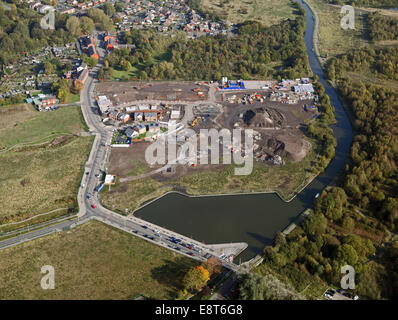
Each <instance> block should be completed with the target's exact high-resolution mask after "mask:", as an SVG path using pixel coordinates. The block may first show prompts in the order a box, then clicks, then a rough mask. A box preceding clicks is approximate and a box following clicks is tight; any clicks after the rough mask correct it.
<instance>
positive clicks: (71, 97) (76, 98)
mask: <svg viewBox="0 0 398 320" xmlns="http://www.w3.org/2000/svg"><path fill="white" fill-rule="evenodd" d="M79 101H80V94H79V93H71V94H70V95H69V99H68V102H67V103H75V102H79Z"/></svg>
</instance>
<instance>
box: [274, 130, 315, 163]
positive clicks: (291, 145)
mask: <svg viewBox="0 0 398 320" xmlns="http://www.w3.org/2000/svg"><path fill="white" fill-rule="evenodd" d="M276 138H277V140H279V141H281V146H280V148H279V150H277V152H276V154H279V155H280V156H284V157H286V158H287V159H290V160H292V161H301V160H302V159H304V158H305V156H306V155H307V154H308V152H309V151H310V150H311V147H312V145H311V143H310V142H309V141H307V140H305V139H304V138H302V137H298V136H297V135H294V134H292V133H285V134H282V135H278V136H277V137H276Z"/></svg>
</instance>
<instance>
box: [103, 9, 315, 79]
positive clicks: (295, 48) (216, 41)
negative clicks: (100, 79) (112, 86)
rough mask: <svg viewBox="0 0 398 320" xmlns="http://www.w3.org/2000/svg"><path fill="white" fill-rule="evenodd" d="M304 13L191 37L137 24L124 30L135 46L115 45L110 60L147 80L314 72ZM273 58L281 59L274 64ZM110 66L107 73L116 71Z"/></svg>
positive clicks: (300, 74)
mask: <svg viewBox="0 0 398 320" xmlns="http://www.w3.org/2000/svg"><path fill="white" fill-rule="evenodd" d="M304 29H305V22H304V17H303V16H299V17H298V18H297V19H296V20H293V21H292V20H286V21H284V22H282V23H281V24H280V25H275V26H272V27H265V26H263V25H262V24H260V23H257V22H246V23H243V24H241V25H240V26H239V31H238V34H237V35H233V36H227V35H217V36H215V37H200V38H198V39H195V40H192V39H187V38H186V36H185V34H184V33H179V34H177V35H176V36H175V37H165V36H163V35H156V33H155V32H154V31H152V30H145V31H139V30H134V31H131V32H129V33H126V34H125V35H124V40H125V41H126V42H127V43H134V44H135V50H133V51H130V50H124V49H121V50H115V51H114V52H113V53H112V54H110V55H109V56H108V57H107V59H106V60H107V62H106V63H107V66H108V67H110V68H116V69H119V70H129V68H130V66H132V67H134V68H136V69H138V70H139V73H138V76H139V78H141V79H142V80H146V79H153V80H161V79H162V80H164V79H167V80H174V79H183V80H219V79H221V77H222V76H226V77H229V78H231V79H234V78H242V79H264V78H272V77H277V76H279V78H281V77H285V78H295V77H300V76H303V75H306V74H308V73H309V69H308V60H307V57H306V50H305V45H304V42H303V34H304ZM272 63H274V64H275V65H277V67H276V68H274V67H272ZM111 74H112V73H111V72H109V69H108V70H107V69H105V70H104V74H103V76H104V77H105V78H106V77H107V76H108V77H110V76H111Z"/></svg>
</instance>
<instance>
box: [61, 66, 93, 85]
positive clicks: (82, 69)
mask: <svg viewBox="0 0 398 320" xmlns="http://www.w3.org/2000/svg"><path fill="white" fill-rule="evenodd" d="M88 75H89V71H88V67H87V64H86V63H84V62H82V63H80V64H77V65H76V66H75V69H74V70H70V71H68V72H66V73H65V78H66V79H69V80H72V81H73V85H74V87H75V88H76V87H83V85H84V83H85V82H86V80H87V78H88Z"/></svg>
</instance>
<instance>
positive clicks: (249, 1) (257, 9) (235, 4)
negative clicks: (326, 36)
mask: <svg viewBox="0 0 398 320" xmlns="http://www.w3.org/2000/svg"><path fill="white" fill-rule="evenodd" d="M202 7H203V9H204V10H205V11H209V12H214V13H216V14H217V15H219V16H220V17H222V18H223V19H224V20H225V21H227V22H230V23H240V22H243V21H245V20H255V21H259V22H262V23H264V24H265V25H268V26H270V25H273V24H277V23H278V22H280V21H282V20H286V19H289V18H290V19H294V18H295V15H296V12H295V11H296V8H295V7H294V6H293V4H292V2H291V1H290V0H243V1H238V0H203V1H202Z"/></svg>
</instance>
